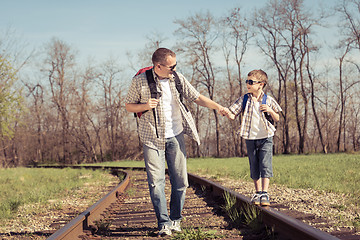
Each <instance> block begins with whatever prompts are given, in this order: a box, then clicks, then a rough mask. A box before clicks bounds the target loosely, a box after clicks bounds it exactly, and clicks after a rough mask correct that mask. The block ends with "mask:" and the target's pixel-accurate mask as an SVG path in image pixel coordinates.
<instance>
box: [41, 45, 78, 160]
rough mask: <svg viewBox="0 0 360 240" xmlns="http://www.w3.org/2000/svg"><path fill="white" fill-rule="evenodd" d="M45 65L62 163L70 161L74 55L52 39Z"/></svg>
mask: <svg viewBox="0 0 360 240" xmlns="http://www.w3.org/2000/svg"><path fill="white" fill-rule="evenodd" d="M45 63H46V64H47V66H48V69H46V70H45V71H47V72H48V80H49V84H50V91H51V99H52V102H53V104H54V105H55V107H56V109H57V113H58V116H59V118H60V123H61V135H60V139H61V144H60V145H61V148H62V153H61V155H59V158H60V161H61V162H62V163H70V161H71V150H70V148H71V144H70V137H71V132H70V119H69V117H70V116H69V112H70V109H69V107H70V96H71V95H72V93H73V90H74V86H73V85H74V79H72V71H71V70H72V68H73V66H74V64H75V62H74V53H73V52H72V50H71V48H70V46H69V45H67V44H66V43H65V42H63V41H61V40H59V39H56V38H54V39H52V40H51V42H50V43H49V44H48V46H47V58H46V60H45Z"/></svg>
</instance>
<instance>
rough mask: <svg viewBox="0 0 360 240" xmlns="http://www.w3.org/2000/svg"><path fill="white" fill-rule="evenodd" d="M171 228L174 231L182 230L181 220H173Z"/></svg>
mask: <svg viewBox="0 0 360 240" xmlns="http://www.w3.org/2000/svg"><path fill="white" fill-rule="evenodd" d="M171 223H172V224H171V226H170V229H171V231H174V232H181V226H180V221H171Z"/></svg>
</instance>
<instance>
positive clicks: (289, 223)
mask: <svg viewBox="0 0 360 240" xmlns="http://www.w3.org/2000/svg"><path fill="white" fill-rule="evenodd" d="M40 167H46V168H51V167H52V166H40ZM56 167H57V168H64V167H70V168H88V169H89V168H90V169H104V170H105V169H108V170H111V171H112V172H116V171H120V170H141V171H145V168H143V167H104V166H56ZM188 178H189V182H190V183H192V184H199V185H201V186H204V187H205V188H206V189H207V190H208V191H209V192H210V194H211V195H212V196H214V197H220V198H224V195H225V193H226V192H227V193H229V194H230V195H231V196H233V197H235V198H236V204H237V206H239V207H241V206H246V205H251V203H250V199H249V198H248V197H246V196H244V195H241V194H239V193H237V192H234V191H233V190H231V189H228V188H226V187H223V186H221V185H220V184H218V183H215V182H212V181H210V180H208V179H205V178H202V177H199V176H197V175H195V174H192V173H188ZM128 183H129V176H128V174H126V178H125V179H124V181H123V182H121V183H120V184H119V185H118V186H117V187H116V188H115V189H114V190H112V191H111V192H110V193H109V194H108V195H106V196H105V197H103V198H102V199H101V200H99V201H98V202H97V203H95V204H94V205H93V206H91V207H90V208H88V209H87V210H86V211H84V212H83V213H81V214H80V215H79V216H78V217H76V218H75V219H73V220H72V221H70V222H69V223H68V224H66V225H65V226H64V227H63V228H61V229H59V230H58V231H56V232H55V233H54V234H53V235H51V236H50V237H49V238H48V240H60V239H62V240H67V239H71V240H73V239H78V236H79V235H81V234H82V233H83V231H84V230H86V229H89V226H90V225H91V224H92V223H93V221H94V220H95V219H97V217H99V216H100V214H101V211H104V210H105V208H106V207H108V206H109V205H110V204H111V203H112V202H114V201H115V200H116V198H117V197H118V195H119V193H120V192H122V191H124V190H125V188H126V187H127V185H128ZM110 195H111V197H110ZM108 198H109V199H108ZM103 204H104V205H106V206H101V205H103ZM257 208H258V209H259V210H260V214H261V217H262V220H263V222H264V224H265V225H267V226H269V227H274V230H275V232H276V233H277V234H278V235H279V236H280V238H281V239H293V240H298V239H299V240H303V239H307V240H312V239H313V240H333V239H339V238H337V237H335V236H332V235H331V234H329V233H326V232H323V231H320V230H319V229H316V228H314V227H312V226H310V225H307V224H305V223H303V222H301V221H300V220H297V219H294V218H292V217H289V216H287V215H285V214H283V213H281V212H279V211H277V210H275V209H272V208H270V207H257ZM95 209H96V211H95Z"/></svg>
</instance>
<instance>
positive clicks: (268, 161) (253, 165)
mask: <svg viewBox="0 0 360 240" xmlns="http://www.w3.org/2000/svg"><path fill="white" fill-rule="evenodd" d="M245 142H246V148H247V153H248V157H249V164H250V177H251V178H252V179H253V180H258V179H259V178H270V177H273V169H272V156H273V137H269V138H264V139H256V140H246V141H245Z"/></svg>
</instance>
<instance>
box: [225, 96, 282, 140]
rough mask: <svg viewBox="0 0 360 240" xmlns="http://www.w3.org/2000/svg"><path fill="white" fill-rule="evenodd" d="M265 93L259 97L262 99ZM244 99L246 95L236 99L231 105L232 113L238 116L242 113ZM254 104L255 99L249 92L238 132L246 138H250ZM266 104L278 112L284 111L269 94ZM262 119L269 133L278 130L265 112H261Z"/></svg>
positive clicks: (271, 133)
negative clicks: (266, 116)
mask: <svg viewBox="0 0 360 240" xmlns="http://www.w3.org/2000/svg"><path fill="white" fill-rule="evenodd" d="M247 94H249V93H247ZM263 95H264V93H261V96H260V97H259V99H262V97H263ZM243 99H244V96H241V97H240V98H238V100H236V101H235V102H234V103H233V104H232V105H231V106H230V107H229V110H230V111H231V112H232V113H234V114H235V116H238V115H239V114H241V110H242V102H243ZM253 104H254V101H253V100H252V95H251V94H249V97H248V102H247V104H246V107H245V109H244V114H243V117H242V120H241V126H240V129H239V130H238V131H237V133H238V134H240V136H241V137H242V138H245V139H248V138H249V136H250V127H251V119H252V115H253V110H254V108H253ZM266 104H267V105H268V106H270V107H271V108H272V109H273V110H274V111H275V112H277V113H278V112H281V111H282V109H281V107H280V105H279V104H278V103H277V102H276V101H275V99H274V98H272V97H270V96H269V95H268V96H267V98H266ZM261 120H262V122H263V123H264V125H265V129H266V131H267V132H268V134H269V135H273V134H274V133H275V131H276V128H275V126H274V125H272V124H271V123H270V122H269V121H268V120H267V119H266V118H265V115H264V113H261Z"/></svg>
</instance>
